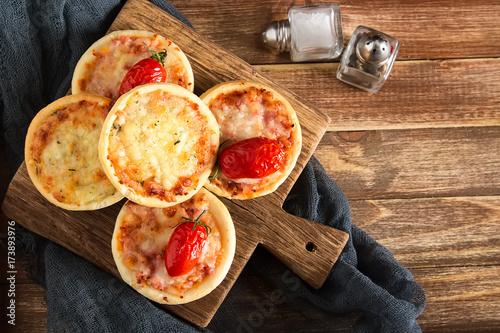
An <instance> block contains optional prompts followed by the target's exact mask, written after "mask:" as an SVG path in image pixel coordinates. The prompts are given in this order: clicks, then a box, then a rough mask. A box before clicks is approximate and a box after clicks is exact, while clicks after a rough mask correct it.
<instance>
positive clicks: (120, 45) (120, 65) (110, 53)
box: [71, 30, 194, 100]
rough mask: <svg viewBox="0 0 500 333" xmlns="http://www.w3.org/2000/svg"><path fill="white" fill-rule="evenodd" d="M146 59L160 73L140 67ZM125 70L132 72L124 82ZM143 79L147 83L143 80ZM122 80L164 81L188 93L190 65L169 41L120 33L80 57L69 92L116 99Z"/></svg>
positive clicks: (144, 34) (141, 33)
mask: <svg viewBox="0 0 500 333" xmlns="http://www.w3.org/2000/svg"><path fill="white" fill-rule="evenodd" d="M152 54H153V56H152ZM150 57H152V58H154V59H156V60H158V62H157V61H153V59H151V58H150ZM147 59H149V60H150V62H152V63H153V64H154V63H156V65H157V66H156V67H160V68H161V70H162V73H159V70H158V68H153V67H154V66H153V65H151V63H149V64H148V63H146V64H144V63H143V62H145V61H147ZM160 59H161V60H160ZM137 67H139V68H137ZM133 68H134V69H133ZM132 69H133V70H132ZM129 71H132V73H130V74H129V75H128V78H127V79H125V77H126V76H127V73H128V72H129ZM145 76H147V77H149V78H150V79H151V80H150V81H144V80H143V79H144V77H145ZM124 79H125V81H130V82H125V83H124V84H128V83H131V82H132V81H134V82H135V83H136V84H137V85H139V84H143V83H152V82H168V83H174V84H177V85H179V86H181V87H184V88H186V89H188V90H189V91H191V92H192V91H193V89H194V83H193V81H194V77H193V71H192V69H191V65H190V64H189V61H188V59H187V58H186V56H185V54H184V53H183V52H182V51H181V50H180V49H179V47H177V46H176V45H175V44H174V43H173V42H172V41H170V40H168V39H166V38H165V37H162V36H160V35H158V34H154V33H152V32H147V31H139V30H121V31H114V32H112V33H110V34H108V35H106V36H104V37H102V38H101V39H99V40H98V41H96V42H95V43H94V44H93V45H92V46H91V47H90V48H89V49H88V50H87V51H86V52H85V53H84V54H83V56H82V57H81V58H80V60H79V61H78V64H77V65H76V68H75V71H74V74H73V80H72V83H71V90H72V92H73V94H78V93H81V92H89V93H94V94H97V95H101V96H105V97H109V98H111V99H114V100H116V99H118V97H119V96H120V95H121V94H120V87H121V86H122V82H123V81H124Z"/></svg>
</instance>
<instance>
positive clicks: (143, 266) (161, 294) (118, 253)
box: [111, 189, 236, 304]
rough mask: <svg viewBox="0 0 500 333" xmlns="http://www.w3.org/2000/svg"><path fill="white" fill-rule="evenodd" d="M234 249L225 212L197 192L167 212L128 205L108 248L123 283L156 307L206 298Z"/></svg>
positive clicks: (232, 232) (231, 227) (218, 203)
mask: <svg viewBox="0 0 500 333" xmlns="http://www.w3.org/2000/svg"><path fill="white" fill-rule="evenodd" d="M195 224H196V225H195ZM235 245H236V236H235V230H234V225H233V222H232V220H231V216H230V215H229V212H228V210H227V208H226V207H225V206H224V204H223V203H222V202H221V201H220V200H219V199H217V197H215V196H214V195H213V194H211V193H210V192H208V191H206V190H204V189H201V190H200V191H199V192H198V193H197V194H196V195H194V196H193V197H192V198H191V199H189V200H187V201H185V202H183V203H181V204H178V205H175V206H172V207H167V208H153V207H146V206H142V205H138V204H136V203H133V202H131V201H127V202H126V203H125V205H124V206H123V207H122V209H121V211H120V213H119V215H118V217H117V221H116V225H115V229H114V233H113V238H112V244H111V247H112V252H113V258H114V260H115V263H116V266H117V268H118V271H119V273H120V275H121V277H122V279H123V280H124V281H125V282H126V283H128V284H129V285H130V286H132V287H133V288H134V289H136V290H137V291H138V292H139V293H141V294H142V295H144V296H146V297H147V298H149V299H151V300H153V301H155V302H158V303H163V304H181V303H187V302H191V301H194V300H196V299H199V298H201V297H203V296H205V295H207V294H208V293H210V292H211V291H212V290H213V289H215V288H216V287H217V286H218V285H219V284H220V283H221V282H222V280H224V278H225V276H226V274H227V272H228V271H229V268H230V267H231V263H232V261H233V257H234V252H235Z"/></svg>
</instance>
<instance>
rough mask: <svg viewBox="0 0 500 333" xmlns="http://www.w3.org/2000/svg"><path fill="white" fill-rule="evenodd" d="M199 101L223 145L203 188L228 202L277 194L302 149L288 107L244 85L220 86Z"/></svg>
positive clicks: (270, 94)
mask: <svg viewBox="0 0 500 333" xmlns="http://www.w3.org/2000/svg"><path fill="white" fill-rule="evenodd" d="M201 99H202V100H203V101H204V102H205V103H206V104H207V105H208V107H209V108H210V110H211V111H212V113H213V114H214V116H215V118H216V119H217V123H218V125H219V131H220V142H221V145H222V146H221V148H220V149H219V151H220V156H219V159H218V165H217V167H216V168H214V172H213V174H212V175H211V176H210V179H209V181H208V182H207V183H206V184H205V187H206V188H207V189H209V190H210V191H212V192H214V193H215V194H217V195H220V196H223V197H227V198H231V199H250V198H253V197H258V196H262V195H265V194H269V193H271V192H273V191H274V190H276V189H277V188H278V186H279V185H280V184H281V183H283V182H284V181H285V179H286V178H287V177H288V175H289V174H290V172H291V171H292V170H293V168H294V167H295V163H296V162H297V158H298V156H299V155H300V150H301V147H302V135H301V130H300V124H299V121H298V119H297V116H296V114H295V111H294V109H293V108H292V106H291V105H290V103H288V102H287V101H286V100H285V99H284V98H283V97H282V96H281V95H280V94H279V93H277V92H276V91H274V90H272V89H270V88H268V87H265V86H262V85H260V84H257V83H252V82H244V81H235V82H227V83H222V84H219V85H217V86H215V87H213V88H211V89H209V90H208V91H207V92H205V93H204V94H203V95H202V96H201Z"/></svg>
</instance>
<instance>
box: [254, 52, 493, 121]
mask: <svg viewBox="0 0 500 333" xmlns="http://www.w3.org/2000/svg"><path fill="white" fill-rule="evenodd" d="M255 67H256V68H257V69H258V70H259V71H260V72H261V73H263V74H265V75H267V76H269V77H270V78H271V79H273V80H274V81H275V82H277V83H281V84H282V85H283V86H284V87H286V88H288V89H290V90H291V91H294V92H295V93H297V94H299V95H300V96H302V97H303V98H304V99H306V100H308V101H309V102H310V103H311V104H313V105H315V106H316V107H317V108H318V109H319V110H321V111H323V112H324V113H325V114H327V115H329V116H330V119H331V121H330V125H329V127H328V130H330V131H356V130H372V129H398V128H435V127H458V126H460V127H464V126H494V125H497V126H498V125H500V109H499V108H498V105H499V104H500V81H499V80H498V77H500V59H467V60H444V61H403V62H402V61H398V62H396V64H395V65H394V68H393V70H392V73H391V75H390V77H389V79H388V80H387V82H386V83H385V85H384V87H383V88H382V89H381V90H380V92H378V93H377V94H375V95H373V94H369V93H366V92H364V91H362V90H360V89H357V88H354V87H351V86H349V85H347V84H345V83H343V82H341V81H339V80H338V79H337V78H336V73H337V68H338V64H291V65H262V66H255Z"/></svg>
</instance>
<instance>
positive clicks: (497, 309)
mask: <svg viewBox="0 0 500 333" xmlns="http://www.w3.org/2000/svg"><path fill="white" fill-rule="evenodd" d="M170 2H171V3H172V4H173V5H174V6H176V7H177V8H178V9H179V10H180V11H181V12H182V13H183V14H184V15H185V16H186V17H187V18H188V19H189V20H190V21H191V23H192V24H193V26H194V27H195V28H196V29H197V31H198V32H200V33H201V34H203V35H205V36H206V37H207V38H209V39H211V40H212V41H214V42H215V43H217V44H218V45H220V46H222V47H223V48H225V49H227V50H228V51H231V52H233V53H235V54H236V55H237V56H239V57H240V58H242V59H243V60H245V61H247V62H249V63H250V64H252V65H254V66H255V68H256V69H257V70H258V71H260V72H261V73H263V74H264V75H266V76H268V77H269V78H271V79H272V80H274V81H275V82H277V83H279V84H282V85H283V86H284V87H286V88H288V89H290V90H291V91H293V92H295V93H297V94H298V95H300V96H301V97H303V98H305V99H306V100H308V101H309V102H310V103H311V104H312V105H314V106H316V107H317V108H319V109H320V110H322V111H323V112H325V113H327V114H328V115H329V116H330V117H331V119H332V121H331V124H330V127H329V129H328V132H327V133H326V135H325V136H324V137H323V139H322V141H321V143H320V145H319V146H318V148H317V150H316V152H315V156H316V157H317V158H318V159H319V161H320V162H321V163H322V164H323V166H324V167H325V169H326V171H327V173H328V175H329V176H330V177H331V178H332V179H333V180H334V181H335V182H336V183H337V184H338V185H339V186H340V187H341V188H342V190H343V191H344V193H345V194H346V196H347V198H348V199H349V202H350V205H351V210H352V216H353V223H354V224H355V225H357V226H359V227H361V228H362V229H364V230H365V231H366V232H368V233H369V234H370V235H371V236H372V237H373V238H374V239H375V240H377V241H379V242H380V243H382V244H383V245H385V246H386V247H387V248H389V249H390V250H391V251H392V252H393V254H394V255H395V257H396V258H397V259H398V260H399V262H400V263H401V264H403V265H404V266H405V267H407V268H408V269H410V271H411V272H412V273H413V275H414V277H415V279H416V281H417V282H419V283H420V284H421V285H422V287H423V288H424V290H425V292H426V295H427V307H426V309H425V311H424V313H423V314H422V315H421V316H420V317H419V318H418V323H419V324H420V327H421V328H422V330H423V331H424V332H433V331H441V332H446V331H453V332H458V331H459V332H466V331H474V332H486V331H499V330H500V59H499V57H500V47H499V46H498V40H500V24H499V22H500V2H498V1H497V0H472V1H463V0H458V1H457V0H434V1H416V0H415V1H411V0H407V1H391V0H371V1H367V0H360V1H350V0H346V1H337V3H338V4H339V5H340V8H341V13H342V20H343V29H344V39H345V42H346V43H347V42H348V41H349V39H350V37H351V34H352V32H353V31H354V29H355V28H356V27H357V26H358V25H365V26H369V27H372V28H375V29H377V30H381V31H383V32H385V33H387V34H389V35H392V36H394V37H396V38H398V39H399V40H400V42H401V48H400V51H399V54H398V59H397V61H396V64H395V65H394V68H393V70H392V73H391V75H390V77H389V79H388V81H387V83H386V84H385V85H384V87H383V88H382V90H381V91H380V92H379V93H377V94H375V95H372V94H368V93H366V92H363V91H361V90H359V89H356V88H353V87H351V86H348V85H346V84H344V83H342V82H340V81H338V80H337V79H336V71H337V67H338V61H334V62H328V63H314V64H311V63H300V64H298V63H291V62H290V60H289V57H288V55H287V54H282V55H274V54H272V53H270V52H268V51H267V50H265V49H264V47H263V46H262V44H261V42H260V33H261V31H262V30H263V29H264V27H265V26H266V24H267V23H269V22H270V21H272V20H276V19H283V18H285V17H286V12H287V10H288V9H289V8H290V6H292V5H305V4H319V3H323V1H278V0H261V1H255V2H252V1H242V0H232V1H226V0H224V1H212V2H207V1H203V0H189V1H185V0H171V1H170ZM2 155H3V154H2ZM7 174H8V172H6V171H2V174H1V175H0V176H1V177H2V178H1V182H0V186H1V189H2V195H3V193H4V192H5V188H6V184H7V183H8V179H7V178H6V177H7ZM6 220H7V218H6V217H5V216H2V230H1V231H2V232H5V230H6V223H5V222H6ZM264 255H266V254H264ZM5 257H6V256H3V258H5ZM2 265H5V263H2ZM5 272H6V270H5V269H3V268H2V272H1V274H2V275H1V278H2V280H1V284H0V286H1V288H2V290H1V291H0V292H1V293H2V295H5V294H6V293H7V288H8V287H7V284H6V278H5V277H4V274H5ZM16 282H17V289H16V290H17V293H18V294H17V296H16V299H17V301H18V304H17V317H16V330H15V331H16V332H20V331H26V332H27V331H30V332H45V331H46V307H45V305H44V301H43V298H44V291H43V289H42V288H41V287H40V286H38V285H37V284H35V283H33V282H31V281H30V280H29V279H28V278H27V277H26V273H25V272H22V271H19V272H18V276H17V281H16ZM235 287H237V288H238V290H243V291H244V292H239V293H238V295H237V296H236V297H237V299H238V302H239V303H238V304H239V307H238V308H239V311H241V317H242V318H245V316H246V315H247V314H249V313H252V312H255V311H256V309H257V308H256V307H257V305H256V304H259V302H260V303H262V302H265V301H266V300H268V299H269V297H270V293H271V292H272V287H270V286H268V285H267V284H266V283H265V279H264V278H263V277H261V276H259V275H258V274H257V273H256V271H255V270H253V269H252V267H247V268H245V270H244V271H243V273H242V274H241V276H240V277H239V279H238V281H237V282H236V284H235ZM2 307H3V306H2ZM355 318H356V314H348V315H345V316H340V317H336V318H331V317H330V316H328V315H327V314H325V313H323V312H321V311H317V310H316V309H315V308H314V307H313V306H311V305H309V304H303V302H301V301H300V300H289V301H288V302H286V303H285V304H283V305H280V306H276V307H275V308H274V309H273V311H272V313H270V314H269V315H268V316H266V317H265V318H264V320H263V322H262V324H261V325H260V326H259V327H258V328H256V329H255V331H259V332H271V331H274V332H281V331H287V330H290V329H291V328H292V327H293V328H294V330H295V331H317V332H321V331H332V330H333V331H345V330H349V328H350V327H351V326H352V323H353V321H354V320H355ZM209 328H210V326H209Z"/></svg>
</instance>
